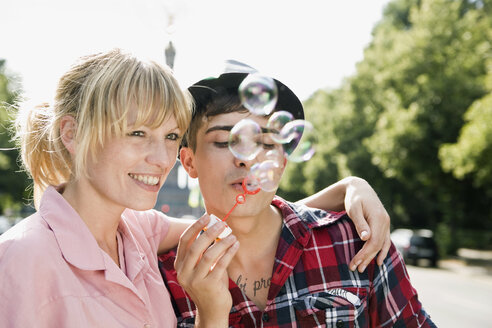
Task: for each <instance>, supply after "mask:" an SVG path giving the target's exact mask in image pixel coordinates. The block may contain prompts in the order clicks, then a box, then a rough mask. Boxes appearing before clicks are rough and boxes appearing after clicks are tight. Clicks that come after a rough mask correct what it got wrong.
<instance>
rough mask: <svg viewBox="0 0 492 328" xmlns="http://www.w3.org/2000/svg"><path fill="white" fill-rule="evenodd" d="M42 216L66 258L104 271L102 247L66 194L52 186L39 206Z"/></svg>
mask: <svg viewBox="0 0 492 328" xmlns="http://www.w3.org/2000/svg"><path fill="white" fill-rule="evenodd" d="M39 213H40V215H41V217H42V218H43V219H44V220H45V221H46V223H48V225H49V226H50V228H51V229H52V230H53V234H54V235H55V238H56V240H57V242H58V245H59V247H60V250H61V252H62V254H63V257H64V258H65V260H66V261H67V262H69V263H70V264H72V265H73V266H76V267H77V268H79V269H82V270H105V269H106V265H105V261H104V256H103V254H102V250H101V249H100V248H99V245H98V244H97V242H96V239H95V238H94V236H93V235H92V233H91V232H90V230H89V228H88V227H87V225H86V224H85V222H84V221H83V220H82V218H81V217H80V216H79V214H78V213H77V212H76V211H75V210H74V209H73V208H72V206H70V204H69V203H68V202H67V201H66V200H65V198H63V196H62V195H61V194H60V193H59V192H58V191H57V190H56V189H55V187H52V186H49V187H48V188H47V189H46V191H45V192H44V194H43V197H42V199H41V205H40V208H39Z"/></svg>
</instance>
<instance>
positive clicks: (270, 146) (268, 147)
mask: <svg viewBox="0 0 492 328" xmlns="http://www.w3.org/2000/svg"><path fill="white" fill-rule="evenodd" d="M263 148H265V149H274V148H275V144H268V143H264V144H263Z"/></svg>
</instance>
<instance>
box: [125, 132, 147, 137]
mask: <svg viewBox="0 0 492 328" xmlns="http://www.w3.org/2000/svg"><path fill="white" fill-rule="evenodd" d="M128 135H129V136H131V137H144V136H145V132H144V131H132V132H130V133H128Z"/></svg>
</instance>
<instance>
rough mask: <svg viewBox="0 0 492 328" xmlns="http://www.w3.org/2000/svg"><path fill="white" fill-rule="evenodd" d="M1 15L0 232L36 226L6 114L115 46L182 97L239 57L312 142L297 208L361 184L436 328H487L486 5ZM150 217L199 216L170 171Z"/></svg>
mask: <svg viewBox="0 0 492 328" xmlns="http://www.w3.org/2000/svg"><path fill="white" fill-rule="evenodd" d="M0 7H1V8H2V13H3V15H2V20H1V21H0V29H1V30H2V31H3V33H2V38H1V41H0V101H1V104H2V105H1V106H0V148H2V151H0V233H2V232H3V231H5V230H6V229H8V228H9V227H10V226H11V225H13V224H15V223H16V222H18V220H21V219H22V218H24V217H26V216H27V215H29V214H30V213H32V212H33V209H32V206H31V205H30V198H31V194H30V188H29V183H30V182H29V179H28V177H27V175H26V174H25V173H24V172H23V171H22V170H21V169H20V168H19V166H18V161H17V159H18V152H17V150H16V149H15V146H14V145H13V144H12V143H11V141H10V135H9V133H8V129H9V127H10V126H11V123H10V120H9V115H10V114H9V113H12V112H15V109H13V108H14V107H12V106H13V105H14V106H15V105H16V104H18V103H19V102H20V101H21V100H23V101H28V102H31V103H36V102H41V101H51V98H52V96H53V92H54V90H55V87H56V82H57V79H58V78H59V76H60V75H61V74H62V73H63V72H64V71H65V70H66V69H67V68H68V66H69V65H70V64H71V63H72V62H73V61H74V60H75V59H76V58H77V57H79V56H81V55H85V54H89V53H92V52H95V51H98V50H103V49H107V48H112V47H115V46H118V47H122V48H126V49H129V50H132V51H135V52H138V53H141V54H142V55H145V56H148V57H150V58H152V59H154V60H157V61H160V62H162V63H167V64H168V65H169V66H171V67H172V68H173V70H174V71H175V74H176V76H177V78H178V80H179V81H180V83H181V85H182V87H183V88H185V87H187V86H189V85H190V84H192V83H193V82H195V81H198V80H200V79H202V78H203V77H206V76H211V75H214V74H216V73H217V72H218V71H219V69H218V66H220V64H221V63H222V62H223V60H225V59H230V58H233V59H237V60H241V61H244V62H246V63H248V64H250V65H251V66H253V67H255V68H257V69H259V70H260V71H261V72H263V73H265V74H269V75H272V76H273V77H275V78H277V79H279V80H281V81H282V82H284V83H285V84H286V85H288V86H289V87H291V89H292V90H293V91H294V92H295V93H296V94H297V95H299V97H300V98H301V100H302V101H303V103H304V106H305V111H306V118H307V120H309V121H311V122H312V123H313V124H314V126H315V129H316V131H317V132H318V137H319V138H318V140H319V144H318V145H317V147H316V154H315V156H314V157H313V158H312V159H311V160H310V161H308V162H305V163H300V164H299V163H289V165H288V167H287V170H286V173H285V174H284V178H283V182H282V184H281V188H280V190H279V192H278V194H279V195H280V196H282V197H284V198H286V199H289V200H297V199H300V198H302V197H304V196H306V195H309V194H312V193H314V192H316V191H318V190H320V189H322V188H323V187H326V186H327V185H329V184H330V183H333V182H335V181H338V180H339V179H341V178H343V177H346V176H350V175H355V176H359V177H362V178H364V179H366V180H367V181H368V182H369V183H370V184H371V185H372V186H373V188H374V189H375V190H376V191H377V193H378V195H379V197H380V198H381V200H382V201H383V203H384V205H385V207H386V209H387V211H388V212H389V214H390V216H391V223H392V231H393V233H392V239H393V241H394V243H395V244H396V246H397V247H398V249H399V250H400V251H401V252H402V254H403V256H404V257H405V260H406V262H407V264H409V266H408V268H409V271H410V276H411V278H412V282H413V283H414V284H415V286H416V288H417V289H418V291H419V292H420V294H421V298H422V301H423V303H424V306H425V307H426V308H427V311H428V312H429V313H430V314H431V316H432V317H433V319H434V320H435V322H436V323H437V324H438V325H439V326H442V327H463V326H464V325H466V326H467V327H475V326H481V327H492V325H491V324H490V323H489V322H488V321H486V320H485V313H487V310H488V309H490V306H491V305H492V301H490V300H491V299H492V298H491V297H492V280H491V277H492V264H491V263H492V0H391V1H388V0H377V1H363V0H358V1H355V0H352V1H336V2H334V1H321V0H320V1H303V2H302V3H300V2H295V1H290V0H283V1H277V0H275V1H260V0H251V1H248V2H235V1H226V0H222V1H221V0H211V1H198V0H196V1H193V0H181V1H178V0H176V1H166V0H160V1H159V0H142V1H137V0H118V1H116V0H105V1H96V0H87V1H84V2H75V1H61V0H60V1H56V0H49V1H34V0H6V1H2V4H1V5H0ZM156 208H158V209H160V210H162V211H164V212H166V213H168V214H170V215H174V216H178V217H181V216H194V217H197V216H200V215H201V213H202V212H203V207H202V204H201V198H200V194H199V191H198V189H197V183H196V181H193V180H190V179H188V178H187V175H186V173H185V172H184V170H183V169H182V168H181V167H180V164H179V163H178V164H176V166H175V168H174V169H173V172H172V174H171V176H170V177H169V179H168V181H167V182H166V185H165V187H164V188H163V192H162V193H161V195H160V197H159V201H158V204H157V205H156ZM436 296H438V297H436ZM458 308H459V309H461V310H462V311H457V309H458Z"/></svg>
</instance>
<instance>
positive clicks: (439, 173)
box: [281, 0, 492, 247]
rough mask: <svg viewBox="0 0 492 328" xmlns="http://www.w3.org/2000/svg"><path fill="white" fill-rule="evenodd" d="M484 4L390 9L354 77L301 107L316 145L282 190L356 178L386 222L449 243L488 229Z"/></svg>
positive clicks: (417, 2) (491, 168) (405, 0)
mask: <svg viewBox="0 0 492 328" xmlns="http://www.w3.org/2000/svg"><path fill="white" fill-rule="evenodd" d="M491 7H492V1H491V0H484V1H466V0H460V1H458V0H395V1H392V2H391V3H389V4H388V6H387V7H386V8H385V12H384V15H383V19H382V20H381V21H380V22H379V23H378V24H377V25H376V27H375V28H374V30H373V39H372V41H371V43H370V44H369V45H368V47H367V48H366V50H365V52H364V59H363V60H362V61H361V62H360V63H358V65H357V71H356V74H355V75H354V76H351V77H349V78H347V80H346V81H345V82H344V83H343V85H342V86H341V87H340V88H339V89H336V90H321V91H318V92H317V93H316V94H314V95H313V96H312V97H311V98H310V99H309V100H308V101H306V103H305V109H306V112H307V117H308V119H309V117H310V116H311V117H315V118H316V119H315V120H313V121H312V122H313V123H314V125H315V127H316V128H317V129H318V131H319V133H320V135H321V138H320V140H322V142H321V143H320V145H319V147H318V150H317V155H315V157H314V158H313V159H312V160H311V161H309V162H307V163H303V164H301V165H291V167H290V168H289V170H288V171H287V173H286V175H285V176H284V180H286V181H284V182H283V184H282V185H281V187H282V192H285V193H290V194H295V193H294V191H296V192H297V195H296V196H298V197H299V196H303V195H305V194H306V193H310V192H313V191H317V190H319V189H321V188H322V187H324V186H325V185H326V184H327V183H329V182H334V181H336V180H338V179H339V178H341V177H344V176H347V175H357V176H360V177H363V178H365V179H366V180H368V181H369V182H370V183H371V185H373V187H374V188H375V189H376V191H377V192H378V194H379V196H380V198H381V199H382V200H383V202H384V204H385V206H386V207H387V210H388V212H389V213H390V215H391V217H392V223H393V225H394V226H408V227H428V228H432V229H435V230H438V231H440V230H446V229H443V228H442V227H443V226H446V227H447V230H449V231H451V234H452V237H453V236H456V234H457V231H458V230H459V229H470V228H474V229H489V231H490V230H491V229H492V184H491V183H490V182H491V179H492V155H491V154H492V152H491V150H492V149H491V148H492V106H491V105H492V96H491V85H492V83H491V80H492V77H491V76H492V74H491V71H492V69H491V67H492V66H491V64H490V63H491V62H492V15H491V14H492V12H491ZM294 173H295V174H294ZM438 228H439V229H438ZM456 246H458V245H457V244H456V243H455V244H453V247H456Z"/></svg>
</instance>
